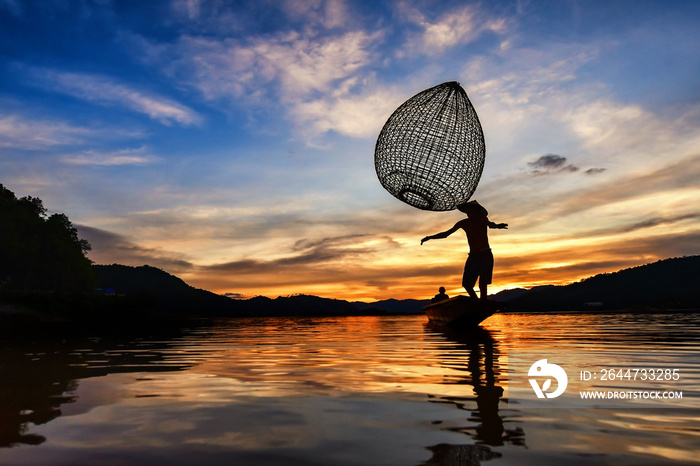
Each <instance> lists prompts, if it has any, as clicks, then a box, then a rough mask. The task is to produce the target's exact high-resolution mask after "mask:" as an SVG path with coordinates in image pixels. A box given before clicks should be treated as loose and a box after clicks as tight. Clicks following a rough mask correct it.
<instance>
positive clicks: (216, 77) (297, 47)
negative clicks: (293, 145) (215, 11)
mask: <svg viewBox="0 0 700 466" xmlns="http://www.w3.org/2000/svg"><path fill="white" fill-rule="evenodd" d="M373 38H374V36H373V35H369V34H366V33H364V32H362V31H356V32H350V33H346V34H343V35H341V36H330V37H326V38H318V39H316V40H310V38H309V37H305V36H303V35H301V34H299V33H297V32H290V33H286V34H278V35H276V36H274V37H254V38H250V39H248V40H245V41H239V40H233V39H225V40H215V39H208V38H206V37H195V36H184V37H182V38H181V39H180V41H179V42H178V44H177V45H176V46H175V50H174V54H175V55H176V56H177V61H176V63H175V64H174V67H175V68H176V70H177V72H178V74H179V75H181V76H183V77H184V79H185V80H186V81H188V82H189V83H190V84H191V85H193V86H194V87H196V88H197V89H199V90H200V91H201V92H202V94H204V96H205V97H207V98H209V99H218V98H225V99H235V98H240V97H244V96H246V97H250V98H256V97H258V96H261V95H263V93H264V92H266V89H267V88H266V87H265V85H266V84H270V83H278V84H279V85H280V88H279V89H280V92H279V94H278V95H272V96H270V95H268V96H267V97H268V98H281V99H282V100H283V101H284V102H296V101H298V100H299V99H300V98H304V97H307V96H308V95H309V94H310V93H312V92H326V91H328V90H329V89H330V87H331V84H332V83H334V82H336V81H337V80H341V79H344V78H347V77H348V76H349V75H351V74H352V73H354V72H355V71H357V70H358V69H360V68H361V67H363V66H366V65H367V64H368V63H369V62H370V52H369V50H368V47H369V46H370V44H371V42H372V40H373Z"/></svg>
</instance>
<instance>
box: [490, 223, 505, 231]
mask: <svg viewBox="0 0 700 466" xmlns="http://www.w3.org/2000/svg"><path fill="white" fill-rule="evenodd" d="M487 225H488V226H489V228H497V229H499V230H504V229H507V228H508V224H507V223H494V222H491V221H489V223H488V224H487Z"/></svg>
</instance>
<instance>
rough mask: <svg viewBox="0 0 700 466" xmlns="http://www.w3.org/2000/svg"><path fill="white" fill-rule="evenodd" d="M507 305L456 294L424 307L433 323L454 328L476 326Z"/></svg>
mask: <svg viewBox="0 0 700 466" xmlns="http://www.w3.org/2000/svg"><path fill="white" fill-rule="evenodd" d="M503 307H505V305H504V304H503V303H499V302H497V301H487V300H484V299H475V298H470V297H468V296H455V297H454V298H449V299H445V300H443V301H438V302H436V303H431V304H428V305H427V306H425V307H424V308H423V310H424V311H425V314H426V315H427V316H428V319H429V320H430V322H431V323H433V324H438V325H447V326H450V327H454V328H468V327H476V326H477V325H479V324H480V323H481V322H482V321H483V320H484V319H486V318H487V317H490V316H491V315H493V314H495V313H496V312H498V311H499V310H501V309H503Z"/></svg>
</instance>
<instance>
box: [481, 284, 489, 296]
mask: <svg viewBox="0 0 700 466" xmlns="http://www.w3.org/2000/svg"><path fill="white" fill-rule="evenodd" d="M487 288H488V285H487V284H486V283H479V295H481V299H486V297H487V296H488V293H487V292H486V289H487Z"/></svg>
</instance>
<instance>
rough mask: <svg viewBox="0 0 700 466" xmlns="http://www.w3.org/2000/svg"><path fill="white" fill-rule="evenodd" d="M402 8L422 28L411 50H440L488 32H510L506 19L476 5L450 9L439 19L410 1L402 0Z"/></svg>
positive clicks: (427, 51)
mask: <svg viewBox="0 0 700 466" xmlns="http://www.w3.org/2000/svg"><path fill="white" fill-rule="evenodd" d="M398 11H399V12H400V13H399V14H401V15H403V16H404V17H405V18H406V19H407V20H408V21H409V22H412V23H414V24H415V25H417V26H419V27H420V29H421V31H420V33H419V34H418V35H417V36H413V37H411V38H410V39H409V42H408V45H407V47H406V49H407V50H409V52H408V53H415V52H416V51H420V52H422V53H425V54H434V53H439V52H442V51H443V50H445V49H447V48H450V47H454V46H456V45H464V44H468V43H470V42H472V41H473V40H475V39H476V38H478V37H479V36H480V35H481V34H483V33H484V32H486V31H491V32H495V33H498V34H504V33H505V32H506V31H507V21H506V20H505V19H504V18H497V17H489V16H487V15H486V14H485V13H483V12H482V11H481V10H480V9H479V8H477V7H476V6H474V5H467V6H464V7H462V8H458V9H455V10H452V11H448V12H446V13H444V14H442V15H441V16H440V17H438V18H436V19H431V18H429V16H428V15H427V14H426V12H423V11H421V10H419V9H418V8H417V7H416V6H414V5H412V4H411V3H410V2H401V3H400V4H399V6H398Z"/></svg>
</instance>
